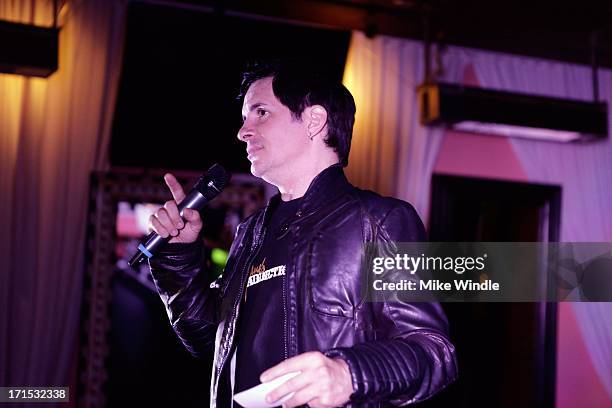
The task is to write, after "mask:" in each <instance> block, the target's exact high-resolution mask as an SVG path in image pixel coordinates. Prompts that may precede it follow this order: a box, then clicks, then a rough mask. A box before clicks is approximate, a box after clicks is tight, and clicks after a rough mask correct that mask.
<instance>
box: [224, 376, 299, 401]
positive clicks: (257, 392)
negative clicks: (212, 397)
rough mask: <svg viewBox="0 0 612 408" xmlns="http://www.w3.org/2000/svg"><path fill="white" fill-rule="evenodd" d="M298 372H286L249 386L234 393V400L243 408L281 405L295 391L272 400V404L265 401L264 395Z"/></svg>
mask: <svg viewBox="0 0 612 408" xmlns="http://www.w3.org/2000/svg"><path fill="white" fill-rule="evenodd" d="M299 373H300V372H299V371H294V372H291V373H287V374H285V375H281V376H280V377H277V378H275V379H273V380H272V381H268V382H265V383H261V384H259V385H256V386H255V387H253V388H249V389H248V390H245V391H242V392H239V393H238V394H236V395H234V400H235V401H236V402H237V403H239V404H240V405H242V406H243V407H244V408H273V407H277V406H279V405H282V404H283V402H285V401H287V400H288V399H290V398H291V397H293V394H295V393H294V392H290V393H289V394H287V395H285V396H284V397H282V398H281V399H280V400H278V401H276V402H273V403H272V404H270V403H267V402H266V395H268V393H269V392H270V391H272V390H273V389H275V388H277V387H279V386H280V385H281V384H283V383H284V382H285V381H287V380H288V379H290V378H293V377H295V376H296V375H298V374H299Z"/></svg>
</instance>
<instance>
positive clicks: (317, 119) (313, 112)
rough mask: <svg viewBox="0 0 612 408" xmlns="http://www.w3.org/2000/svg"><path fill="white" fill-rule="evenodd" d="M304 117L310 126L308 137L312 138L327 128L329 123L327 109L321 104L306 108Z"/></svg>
mask: <svg viewBox="0 0 612 408" xmlns="http://www.w3.org/2000/svg"><path fill="white" fill-rule="evenodd" d="M304 113H305V114H306V117H305V118H304V119H305V120H306V123H307V127H308V137H310V140H312V139H313V138H314V137H316V136H317V135H319V134H320V133H321V132H323V130H324V129H325V126H326V125H327V111H326V110H325V108H324V107H323V106H321V105H312V106H309V107H308V108H306V110H305V112H304Z"/></svg>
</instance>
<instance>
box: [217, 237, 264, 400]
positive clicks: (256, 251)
mask: <svg viewBox="0 0 612 408" xmlns="http://www.w3.org/2000/svg"><path fill="white" fill-rule="evenodd" d="M265 233H266V230H265V228H264V227H262V232H260V234H259V235H258V236H257V237H256V238H255V241H254V244H253V245H252V246H251V256H249V257H248V258H247V262H245V263H244V266H243V268H242V271H241V274H240V279H241V280H242V279H243V276H244V274H245V271H246V269H247V268H248V267H249V265H250V264H251V263H252V262H253V260H254V259H255V258H256V257H257V255H259V251H260V249H261V242H262V241H263V237H264V236H265ZM244 287H245V285H244V284H243V282H242V281H241V283H240V292H239V295H238V297H237V298H236V301H235V302H234V307H233V312H232V318H231V319H230V322H231V323H232V325H231V326H230V327H229V329H228V330H229V333H228V336H227V339H228V340H229V339H231V341H230V343H233V338H234V331H235V330H236V321H237V320H238V312H239V307H238V306H239V305H240V302H241V301H242V296H243V295H244ZM226 343H227V341H226ZM230 348H231V347H230ZM225 350H226V352H225V355H224V356H223V361H222V362H221V364H220V365H219V366H218V367H217V369H216V376H215V377H216V378H215V382H216V384H215V397H216V395H217V391H218V390H217V388H218V385H219V375H220V374H221V370H222V369H223V366H224V365H225V362H226V361H227V357H228V355H229V352H228V351H227V350H228V348H227V347H225Z"/></svg>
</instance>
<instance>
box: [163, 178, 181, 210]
mask: <svg viewBox="0 0 612 408" xmlns="http://www.w3.org/2000/svg"><path fill="white" fill-rule="evenodd" d="M164 181H165V182H166V185H167V186H168V188H169V189H170V192H171V193H172V197H173V198H174V201H176V203H177V204H179V203H180V202H181V201H183V199H184V198H185V191H183V187H181V185H180V184H179V182H178V181H177V180H176V177H174V176H173V175H172V174H171V173H167V174H166V175H165V176H164Z"/></svg>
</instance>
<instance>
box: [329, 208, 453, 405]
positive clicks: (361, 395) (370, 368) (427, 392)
mask: <svg viewBox="0 0 612 408" xmlns="http://www.w3.org/2000/svg"><path fill="white" fill-rule="evenodd" d="M393 201H394V205H393V206H392V208H391V210H390V211H388V212H387V214H386V216H384V217H383V218H382V220H381V221H380V222H379V223H378V224H379V228H377V230H378V231H379V232H378V233H377V236H376V237H375V238H376V241H377V242H382V243H385V244H390V245H388V246H387V247H388V248H391V249H393V248H394V242H409V241H425V229H424V227H423V224H422V222H421V220H420V218H419V216H418V214H417V213H416V211H415V210H414V208H413V207H412V206H410V204H408V203H405V202H403V201H399V200H393ZM386 255H387V256H393V255H394V254H391V253H389V254H386ZM370 306H371V307H372V309H373V311H374V312H373V313H375V314H376V316H375V319H376V322H377V323H376V326H377V327H376V330H377V332H379V333H381V338H380V339H379V340H375V341H370V342H365V343H359V344H356V345H354V346H352V347H341V348H335V349H331V350H328V351H327V352H326V353H325V354H326V355H327V356H328V357H332V358H334V357H340V358H342V359H344V360H345V361H346V363H347V364H348V366H349V369H350V372H351V377H352V382H353V389H354V390H355V391H354V393H353V394H352V395H351V402H354V403H360V404H363V403H375V402H382V401H386V402H391V403H393V404H394V405H397V406H401V405H407V404H410V403H414V402H418V401H422V400H425V399H427V398H429V397H431V396H433V395H434V394H435V393H437V392H438V391H440V390H442V389H443V388H445V387H446V386H447V385H448V384H450V383H451V382H452V381H454V380H455V378H456V377H457V361H456V357H455V349H454V346H453V345H452V343H451V342H450V340H449V338H448V322H447V320H446V316H445V314H444V311H443V310H442V308H441V306H440V305H439V304H438V303H435V302H417V303H410V302H402V301H401V300H398V299H395V300H393V301H385V302H373V303H371V304H370Z"/></svg>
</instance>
